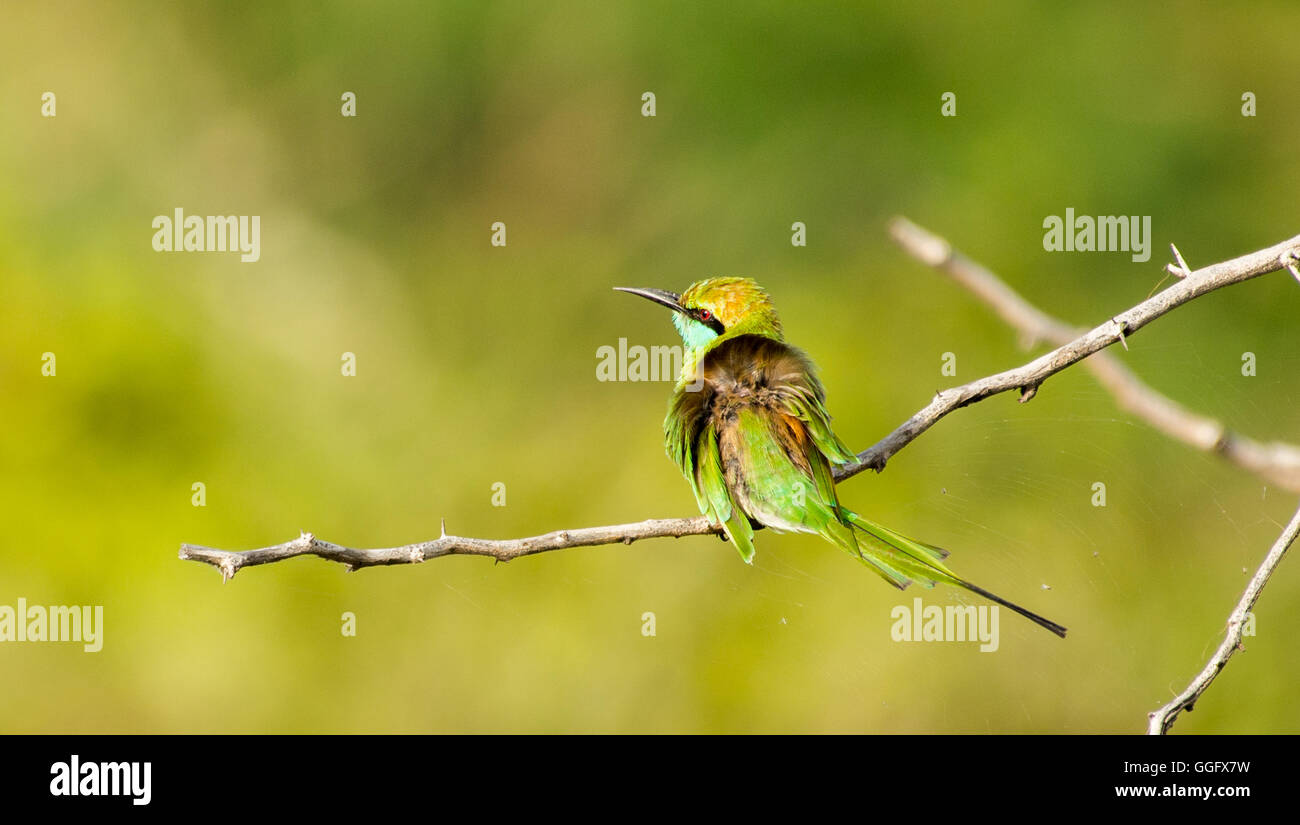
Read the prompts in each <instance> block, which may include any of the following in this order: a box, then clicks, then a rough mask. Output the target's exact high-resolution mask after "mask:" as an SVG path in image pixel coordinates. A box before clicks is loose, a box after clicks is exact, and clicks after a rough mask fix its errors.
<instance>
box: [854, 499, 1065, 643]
mask: <svg viewBox="0 0 1300 825" xmlns="http://www.w3.org/2000/svg"><path fill="white" fill-rule="evenodd" d="M839 509H840V515H841V516H842V518H843V521H844V522H846V523H848V524H851V525H853V526H854V527H856V528H858V530H859V531H860V533H859V536H858V542H857V544H858V548H859V550H860V552H859V553H858V554H857V557H858V559H859V560H861V561H862V562H863V563H864V564H866V565H868V566H869V567H871V568H872V569H874V570H875V571H876V572H877V573H879V574H880V575H881V577H883V578H884V579H885V581H887V582H889V583H890V584H892V585H894V586H895V587H897V588H898V589H899V590H902V589H903V588H905V587H907V586H908V585H909V584H911V583H912V582H916V583H917V584H919V585H921V586H922V587H926V588H929V587H934V586H935V584H936V583H938V582H943V583H944V584H952V585H956V586H958V587H964V588H966V589H967V590H969V591H971V592H972V593H976V594H978V595H980V596H983V597H984V598H986V599H988V600H989V601H991V602H994V603H996V604H1000V605H1002V606H1003V607H1005V608H1007V609H1009V610H1014V611H1015V612H1017V613H1019V614H1020V615H1021V616H1024V617H1025V618H1026V619H1029V620H1030V621H1031V622H1034V623H1035V624H1038V625H1041V626H1042V627H1045V628H1047V629H1048V630H1050V631H1052V632H1053V633H1055V634H1056V635H1057V636H1060V637H1061V638H1062V639H1064V638H1065V628H1064V627H1061V626H1060V625H1059V624H1057V623H1056V622H1053V621H1051V620H1050V619H1044V618H1043V617H1042V616H1039V615H1038V614H1037V613H1032V612H1030V611H1028V610H1026V609H1025V608H1023V607H1021V606H1020V605H1018V604H1014V603H1012V602H1009V601H1007V600H1006V599H1004V598H1002V597H1001V596H997V595H994V594H993V593H990V592H989V591H987V590H985V589H984V588H982V587H979V586H978V585H974V584H971V583H970V582H968V581H966V580H965V579H962V578H959V577H958V576H957V575H956V574H955V573H953V572H952V571H951V570H949V569H948V567H947V565H945V564H944V559H946V558H947V557H948V551H947V550H943V549H942V548H939V547H935V546H934V545H931V544H923V543H921V542H919V541H916V540H914V539H909V538H908V537H907V536H904V535H902V534H900V533H895V532H894V531H893V530H890V529H889V528H888V527H885V526H883V525H880V524H877V523H875V522H874V521H871V520H870V519H866V518H863V517H862V516H860V515H858V514H857V513H855V512H853V511H852V510H850V509H848V508H847V507H844V506H841V507H840V508H839ZM837 543H838V542H837ZM846 549H847V548H846Z"/></svg>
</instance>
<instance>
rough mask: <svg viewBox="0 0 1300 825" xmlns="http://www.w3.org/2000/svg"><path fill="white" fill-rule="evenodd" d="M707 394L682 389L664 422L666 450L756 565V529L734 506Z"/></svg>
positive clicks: (708, 511) (706, 510)
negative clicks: (707, 410) (710, 420)
mask: <svg viewBox="0 0 1300 825" xmlns="http://www.w3.org/2000/svg"><path fill="white" fill-rule="evenodd" d="M706 400H707V396H706V394H705V393H704V392H703V391H701V390H700V389H699V388H697V389H695V390H692V389H688V388H686V387H685V386H679V387H678V388H677V391H676V392H674V393H673V398H672V401H671V402H670V404H669V406H668V416H667V417H666V418H665V419H664V447H665V449H666V450H667V452H668V457H669V458H671V459H672V460H673V463H674V464H676V465H677V467H678V469H680V470H681V471H682V475H684V476H685V477H686V480H687V481H689V482H690V484H691V492H693V493H694V494H695V503H696V504H698V505H699V507H700V512H701V513H703V514H704V515H706V516H708V517H709V521H711V522H712V523H713V524H721V525H723V527H724V528H725V529H726V531H727V538H729V539H730V540H731V543H732V544H733V545H735V547H736V551H737V552H738V553H740V557H741V558H742V559H744V560H745V563H746V564H753V563H754V528H753V527H752V526H751V525H750V523H749V519H748V518H747V517H746V516H745V514H744V513H742V512H741V511H740V508H738V507H736V506H734V504H733V502H732V500H731V492H730V491H729V490H728V489H727V481H726V477H725V475H724V474H723V472H722V457H721V455H720V454H719V453H718V436H717V433H715V432H714V431H713V429H712V428H711V427H709V426H708V424H707V416H706V415H705V414H704V406H705V403H706Z"/></svg>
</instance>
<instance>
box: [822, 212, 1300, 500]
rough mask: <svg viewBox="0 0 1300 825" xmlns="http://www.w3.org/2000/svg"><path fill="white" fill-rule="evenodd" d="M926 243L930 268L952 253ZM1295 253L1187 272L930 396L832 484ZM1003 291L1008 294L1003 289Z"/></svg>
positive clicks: (1288, 250) (1287, 244) (1026, 392)
mask: <svg viewBox="0 0 1300 825" xmlns="http://www.w3.org/2000/svg"><path fill="white" fill-rule="evenodd" d="M931 238H932V241H934V242H932V243H930V244H929V245H928V252H927V257H926V258H925V259H926V260H927V261H935V262H936V263H935V264H934V265H937V263H938V262H942V260H943V259H944V258H946V257H947V256H948V255H950V254H951V252H952V250H951V248H950V247H949V246H948V244H947V243H946V242H944V241H943V240H941V239H939V238H934V237H933V236H931ZM1298 253H1300V235H1297V236H1296V237H1294V238H1292V239H1290V240H1288V241H1283V242H1282V243H1279V244H1275V245H1273V246H1270V247H1269V248H1268V249H1261V250H1260V251H1258V252H1252V253H1250V254H1249V255H1242V256H1241V257H1240V258H1233V259H1232V260H1229V261H1223V262H1222V263H1217V264H1211V265H1210V266H1207V267H1204V268H1203V269H1198V270H1195V271H1193V272H1189V273H1187V275H1186V276H1185V277H1184V278H1183V279H1182V280H1180V281H1178V282H1177V283H1175V284H1173V285H1171V286H1170V287H1169V288H1168V289H1166V290H1164V291H1163V292H1160V293H1157V294H1156V295H1154V296H1153V297H1151V298H1148V299H1147V300H1145V301H1143V302H1142V303H1140V304H1138V305H1137V306H1135V307H1133V308H1132V309H1128V310H1125V311H1124V312H1121V313H1120V314H1118V315H1116V316H1114V317H1112V318H1111V319H1110V320H1108V321H1106V322H1104V323H1102V324H1101V325H1100V326H1097V327H1094V328H1093V329H1091V330H1089V331H1087V332H1085V333H1083V334H1082V335H1078V336H1076V337H1074V338H1073V339H1072V340H1070V341H1069V342H1068V343H1066V344H1064V345H1062V346H1060V347H1057V348H1056V349H1054V350H1052V351H1051V352H1049V353H1047V354H1046V355H1043V356H1041V357H1039V358H1036V359H1034V360H1033V361H1030V362H1029V363H1028V364H1025V365H1024V366H1022V367H1017V368H1016V369H1013V370H1007V371H1006V372H1000V373H998V374H996V375H990V376H988V377H987V378H981V379H979V380H978V381H972V382H971V383H969V384H963V385H962V386H960V387H954V388H952V389H947V390H943V391H942V392H940V393H938V394H937V395H935V397H934V399H933V400H932V401H930V403H929V404H927V405H926V406H925V407H924V408H923V409H922V410H921V411H920V412H918V413H916V415H913V416H912V417H911V418H909V419H907V420H906V421H904V422H903V423H902V424H900V425H899V427H898V429H896V430H894V431H893V432H892V433H890V434H889V435H887V436H885V438H884V439H882V440H881V441H880V442H879V443H877V444H876V445H875V446H873V447H871V448H869V449H868V450H866V451H865V452H862V453H859V454H858V461H857V463H856V464H851V465H846V466H845V467H843V468H841V471H840V472H838V473H836V478H837V479H838V480H842V479H845V478H849V477H851V476H853V475H856V474H857V473H860V472H862V471H863V470H865V469H867V468H868V467H870V468H872V469H874V470H876V471H880V470H883V469H884V467H885V462H887V461H888V460H889V459H890V458H891V457H893V456H894V454H895V453H897V452H898V451H899V450H901V449H902V448H903V447H905V446H907V445H908V444H910V443H911V442H912V440H913V439H915V438H916V437H917V436H919V435H920V434H921V433H923V432H925V431H926V430H928V429H930V427H932V426H934V423H935V422H936V421H938V420H939V419H940V418H943V417H944V416H945V415H947V414H948V413H950V412H952V411H953V410H956V409H959V408H961V407H965V406H966V405H968V404H974V403H975V402H977V401H983V400H984V399H985V398H988V397H989V396H993V395H998V394H999V393H1004V392H1007V391H1008V390H1019V391H1020V400H1021V401H1022V402H1024V401H1028V400H1029V399H1031V398H1033V397H1034V395H1035V394H1036V393H1037V392H1038V388H1039V386H1040V385H1041V384H1042V383H1043V382H1044V381H1046V380H1047V379H1048V378H1049V377H1051V376H1053V375H1055V374H1056V373H1058V372H1060V371H1061V370H1063V369H1065V368H1066V367H1068V366H1070V365H1071V364H1075V363H1077V362H1079V361H1082V360H1083V359H1084V358H1087V357H1088V356H1089V355H1092V354H1093V353H1095V352H1098V351H1100V350H1102V349H1105V348H1106V347H1108V346H1110V345H1111V344H1113V343H1115V342H1116V341H1123V340H1124V339H1125V337H1126V336H1131V335H1132V334H1133V333H1135V332H1137V331H1138V330H1139V329H1141V328H1142V327H1144V326H1146V325H1147V324H1149V323H1151V322H1152V321H1154V320H1155V319H1157V318H1159V317H1160V316H1161V315H1164V314H1165V313H1166V312H1169V311H1170V310H1173V309H1175V308H1177V307H1180V306H1182V305H1183V304H1185V303H1187V302H1188V301H1190V300H1192V299H1193V298H1199V297H1200V296H1202V295H1204V294H1205V293H1207V292H1213V291H1214V290H1216V289H1219V288H1220V287H1225V286H1228V285H1229V284H1236V283H1240V282H1242V281H1246V280H1249V279H1251V278H1256V277H1258V276H1260V275H1265V274H1267V273H1269V272H1276V271H1278V270H1279V269H1283V268H1286V267H1287V266H1288V262H1289V261H1291V260H1292V259H1293V258H1294V257H1295V256H1296V255H1297V254H1298ZM1006 291H1007V292H1010V290H1009V289H1007V290H1006ZM1012 294H1014V293H1012ZM1044 317H1046V316H1044ZM1048 320H1050V319H1048ZM1125 346H1127V343H1125Z"/></svg>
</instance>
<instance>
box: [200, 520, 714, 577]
mask: <svg viewBox="0 0 1300 825" xmlns="http://www.w3.org/2000/svg"><path fill="white" fill-rule="evenodd" d="M710 534H713V535H719V536H720V535H722V527H720V526H714V525H712V524H709V521H708V519H706V518H705V517H704V516H695V517H694V518H661V519H649V520H647V521H638V522H636V523H634V524H613V525H610V526H608V527H582V528H579V529H577V530H556V531H555V532H553V533H546V534H543V535H540V536H529V537H528V538H522V539H500V540H493V539H471V538H465V537H463V536H452V535H448V533H447V525H446V522H444V523H443V526H442V535H441V536H439V537H438V538H436V539H433V540H432V541H422V542H419V543H416V544H405V545H403V546H401V547H385V548H382V549H377V550H357V549H355V548H352V547H343V546H341V545H338V544H331V543H330V542H328V541H322V540H320V539H318V538H316V537H315V536H313V535H312V534H311V533H303V534H302V535H300V536H298V538H296V539H294V540H293V541H286V542H285V543H284V544H277V545H275V546H273V547H263V548H261V549H260V550H245V551H243V552H232V551H230V550H218V549H216V548H214V547H202V546H200V545H197V544H182V545H181V552H180V557H181V558H182V559H185V560H188V561H201V562H206V563H208V564H210V565H212V566H213V567H216V568H217V569H218V570H220V571H221V578H222V579H223V580H224V581H229V580H230V578H231V577H232V576H234V575H235V574H236V573H238V572H239V570H240V568H243V567H252V566H254V565H258V564H270V563H271V562H276V561H284V560H285V559H291V558H293V557H294V556H320V557H321V558H322V559H327V560H329V561H336V562H339V563H340V564H343V565H346V566H347V568H348V570H349V571H352V570H358V569H360V568H362V567H375V566H378V565H385V564H419V563H420V562H422V561H428V560H429V559H436V558H438V557H439V556H489V557H491V558H494V559H496V560H497V561H510V560H511V559H517V558H519V557H520V556H531V555H533V554H534V553H545V552H547V551H548V550H563V549H565V548H567V547H594V546H596V545H600V544H631V543H632V542H634V541H636V540H637V539H650V538H669V537H671V538H680V537H682V536H707V535H710Z"/></svg>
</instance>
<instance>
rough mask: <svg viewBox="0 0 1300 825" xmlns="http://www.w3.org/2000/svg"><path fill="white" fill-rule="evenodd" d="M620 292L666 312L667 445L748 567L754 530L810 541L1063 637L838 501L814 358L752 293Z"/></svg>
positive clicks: (934, 554)
mask: <svg viewBox="0 0 1300 825" xmlns="http://www.w3.org/2000/svg"><path fill="white" fill-rule="evenodd" d="M617 289H619V290H620V291H622V292H630V293H632V294H633V295H640V296H641V297H643V298H649V299H650V300H651V301H654V302H655V303H657V304H661V305H663V306H665V307H668V309H670V310H672V311H673V315H672V320H673V325H674V326H676V327H677V331H678V332H679V333H681V336H682V342H683V344H684V345H685V353H684V356H683V358H682V372H681V375H680V377H679V378H678V381H677V385H676V387H675V388H674V390H673V397H672V400H671V402H670V403H669V406H668V416H667V417H666V418H665V419H664V441H665V446H666V447H667V449H668V455H669V456H670V457H671V458H672V459H673V461H675V462H676V463H677V466H678V467H680V468H681V471H682V474H683V475H685V476H686V480H687V481H689V482H690V483H691V488H692V489H693V490H694V491H695V498H696V500H697V501H698V503H699V505H700V511H701V512H702V513H704V514H705V515H706V516H708V518H709V520H710V521H711V522H712V523H713V524H718V525H721V526H722V527H723V529H724V530H725V531H726V534H727V537H728V538H729V539H730V541H731V543H732V544H733V545H735V547H736V550H738V551H739V552H740V556H741V558H743V559H744V560H745V561H746V562H748V563H751V564H752V563H753V559H754V528H755V526H757V525H762V526H766V527H770V528H772V529H773V530H776V531H778V532H782V531H790V532H797V533H816V534H817V535H819V536H821V537H822V538H824V539H826V540H827V541H830V542H832V543H833V544H835V545H837V546H839V547H841V548H843V549H844V550H846V551H847V552H848V553H849V554H850V555H851V556H853V557H854V558H857V559H859V560H861V561H862V562H863V563H864V564H866V565H868V566H870V567H871V568H872V569H874V570H875V571H876V572H877V573H879V574H880V575H881V576H882V577H883V578H884V579H885V580H886V581H888V582H889V583H890V584H892V585H894V586H895V587H897V588H899V589H900V590H901V589H903V588H905V587H907V586H908V585H909V584H910V583H911V582H914V581H915V582H917V583H919V584H920V585H922V586H923V587H934V585H935V583H936V582H944V583H946V584H953V585H957V586H959V587H964V588H966V589H967V590H970V591H972V592H974V593H978V594H979V595H981V596H983V597H985V598H987V599H990V600H992V601H994V602H996V603H998V604H1000V605H1003V606H1004V607H1007V608H1009V609H1011V610H1014V611H1016V612H1017V613H1019V614H1020V615H1022V616H1025V617H1026V618H1029V619H1031V620H1033V621H1035V622H1037V623H1038V624H1040V625H1042V626H1043V627H1045V628H1047V629H1048V630H1050V631H1052V632H1053V633H1055V634H1056V635H1058V636H1061V637H1062V638H1064V636H1065V628H1064V627H1061V626H1060V625H1059V624H1056V623H1055V622H1052V621H1049V620H1047V619H1044V618H1043V617H1042V616H1039V615H1036V614H1034V613H1031V612H1029V611H1028V610H1026V609H1025V608H1023V607H1020V606H1019V605H1016V604H1012V603H1011V602H1009V601H1007V600H1006V599H1003V598H1001V597H999V596H995V595H993V594H992V593H990V592H989V591H987V590H985V589H983V588H982V587H977V586H975V585H973V584H971V583H970V582H968V581H966V580H964V579H961V578H958V577H957V575H956V574H954V573H953V572H952V571H951V570H949V569H948V568H947V566H946V565H945V564H944V559H945V558H947V556H948V553H947V551H945V550H941V549H940V548H938V547H933V546H931V545H929V544H922V543H921V542H919V541H914V540H912V539H909V538H907V537H906V536H902V535H899V534H898V533H895V532H894V531H893V530H890V529H888V528H887V527H883V526H881V525H879V524H876V523H875V522H873V521H870V520H868V519H866V518H863V517H862V516H860V515H858V514H857V513H855V512H853V511H852V510H850V509H848V508H847V507H845V506H843V505H842V504H840V502H839V498H838V497H837V495H836V492H835V479H834V476H833V475H832V472H831V465H832V464H837V465H838V464H847V463H849V462H851V461H853V460H854V458H855V456H854V454H853V453H852V452H851V451H850V450H849V448H848V447H846V446H844V443H843V442H842V441H840V439H839V437H838V436H836V435H835V433H834V432H833V431H832V430H831V422H830V415H828V414H827V412H826V406H825V402H826V394H825V391H824V390H823V389H822V385H821V382H820V381H819V380H818V379H817V375H816V371H815V368H814V367H813V364H812V361H810V360H809V358H808V356H807V355H805V354H804V353H803V352H802V351H800V350H798V349H796V348H795V347H792V346H790V345H789V344H787V343H786V342H785V338H784V336H783V335H782V332H781V322H780V321H779V320H778V319H777V315H776V308H775V307H774V306H773V305H772V300H771V298H769V297H768V295H767V293H766V292H764V291H763V289H762V288H761V287H759V285H758V284H756V283H755V282H754V281H752V280H750V279H749V278H710V279H708V280H704V281H700V282H698V283H695V284H692V285H691V286H690V287H688V288H687V289H686V291H685V292H683V293H682V294H681V295H677V294H674V293H672V292H667V291H664V290H661V289H640V288H635V289H634V288H627V287H617Z"/></svg>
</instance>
